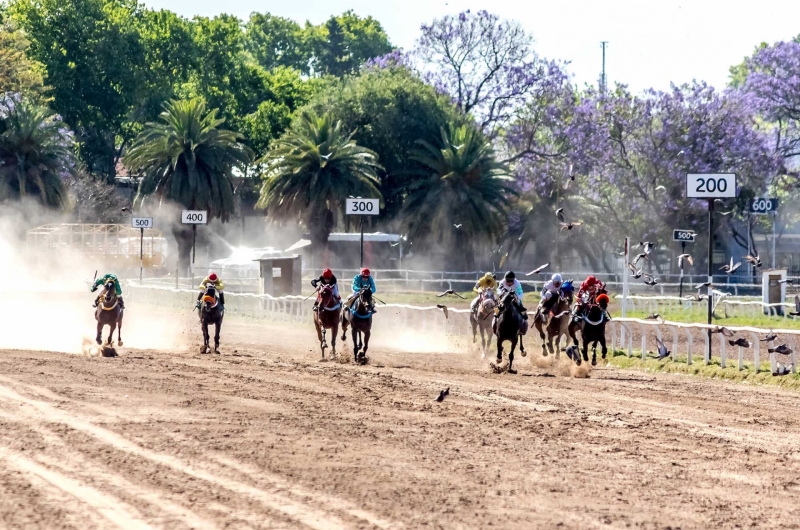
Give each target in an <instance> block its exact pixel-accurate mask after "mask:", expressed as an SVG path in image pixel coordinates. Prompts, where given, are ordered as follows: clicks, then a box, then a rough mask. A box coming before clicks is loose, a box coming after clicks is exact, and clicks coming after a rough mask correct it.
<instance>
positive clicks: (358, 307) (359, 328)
mask: <svg viewBox="0 0 800 530" xmlns="http://www.w3.org/2000/svg"><path fill="white" fill-rule="evenodd" d="M370 307H372V290H371V289H370V287H369V285H365V286H364V287H362V288H361V290H360V291H359V292H358V294H357V295H356V298H355V300H353V303H352V304H351V306H350V309H349V310H345V311H343V312H342V341H346V340H347V326H351V327H352V330H353V359H354V361H355V362H356V363H364V362H366V358H367V349H368V348H369V336H370V333H371V330H372V313H371V312H370V310H369V308H370ZM362 337H363V344H362ZM362 347H363V348H364V349H363V350H362V351H361V353H359V350H360V349H361V348H362Z"/></svg>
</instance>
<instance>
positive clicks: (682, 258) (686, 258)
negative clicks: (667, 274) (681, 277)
mask: <svg viewBox="0 0 800 530" xmlns="http://www.w3.org/2000/svg"><path fill="white" fill-rule="evenodd" d="M684 261H686V262H688V263H689V266H690V267H691V266H693V265H694V259H693V258H692V255H691V254H681V255H680V256H678V268H680V269H682V268H683V262H684Z"/></svg>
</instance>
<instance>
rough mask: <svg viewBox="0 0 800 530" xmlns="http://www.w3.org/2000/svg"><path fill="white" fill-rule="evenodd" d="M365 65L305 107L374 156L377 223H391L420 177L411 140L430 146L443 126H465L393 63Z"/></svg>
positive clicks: (444, 103)
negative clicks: (379, 206)
mask: <svg viewBox="0 0 800 530" xmlns="http://www.w3.org/2000/svg"><path fill="white" fill-rule="evenodd" d="M385 66H386V67H379V66H377V65H376V64H373V65H370V66H368V67H367V68H364V69H362V71H361V72H360V73H359V74H358V75H356V76H350V77H347V78H345V79H342V80H339V81H337V82H336V83H334V84H332V85H331V86H329V87H328V88H327V89H326V90H322V91H319V92H318V93H317V95H316V96H315V97H314V98H313V99H312V101H311V103H309V108H311V109H313V110H314V111H315V112H317V113H318V114H322V113H325V112H328V113H330V114H331V116H332V117H333V119H335V120H340V121H341V122H342V128H343V130H347V131H354V132H353V140H355V141H356V143H357V144H358V145H360V146H363V147H366V148H367V149H370V150H372V151H374V152H375V153H376V154H377V155H378V158H379V160H380V161H381V165H382V166H383V170H380V171H379V172H378V174H379V176H380V179H381V185H380V189H381V194H382V195H383V198H384V201H385V204H384V210H383V211H382V214H381V222H382V223H383V222H386V221H389V222H391V221H392V220H393V219H395V218H396V216H397V215H398V213H399V212H400V209H401V207H402V204H403V200H404V199H405V196H406V193H407V191H408V188H409V186H410V185H411V183H413V182H414V181H415V180H418V179H419V178H420V175H419V172H415V171H413V170H414V169H419V166H418V165H417V163H416V162H414V161H413V160H411V159H410V158H409V155H410V153H411V151H412V150H413V149H415V148H416V147H417V144H416V141H417V140H419V139H425V140H428V141H431V142H435V141H437V140H438V138H440V131H441V130H442V128H443V127H447V125H448V123H466V122H467V121H468V118H466V117H464V116H463V115H462V114H461V113H460V112H459V111H458V109H456V108H455V106H454V105H453V104H452V103H451V102H450V100H449V98H447V97H446V96H443V95H441V94H438V93H437V92H436V91H435V90H434V89H433V87H431V86H429V85H426V84H425V83H423V82H422V81H421V80H420V79H419V78H418V77H417V76H416V75H415V74H414V73H413V72H411V71H410V70H409V69H407V68H404V67H401V66H396V65H394V63H392V64H386V65H385Z"/></svg>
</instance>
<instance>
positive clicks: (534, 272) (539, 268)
mask: <svg viewBox="0 0 800 530" xmlns="http://www.w3.org/2000/svg"><path fill="white" fill-rule="evenodd" d="M549 266H550V263H549V262H548V263H545V264H544V265H540V266H539V267H536V268H535V269H533V270H532V271H531V272H529V273H528V274H526V275H525V276H532V275H534V274H539V273H540V272H542V271H543V270H545V269H546V268H547V267H549Z"/></svg>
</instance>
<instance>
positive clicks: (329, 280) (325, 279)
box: [311, 269, 342, 311]
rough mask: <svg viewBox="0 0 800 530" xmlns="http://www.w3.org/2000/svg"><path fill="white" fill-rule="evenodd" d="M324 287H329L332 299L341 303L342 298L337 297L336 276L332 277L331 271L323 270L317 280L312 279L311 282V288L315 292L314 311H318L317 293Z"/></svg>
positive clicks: (318, 299)
mask: <svg viewBox="0 0 800 530" xmlns="http://www.w3.org/2000/svg"><path fill="white" fill-rule="evenodd" d="M324 285H330V286H331V287H332V288H333V297H334V298H335V299H336V301H337V302H338V303H342V297H341V296H339V286H338V285H337V284H336V276H334V275H333V271H332V270H330V269H325V270H324V271H322V274H321V275H320V277H319V278H314V279H313V280H311V286H312V287H313V288H314V289H316V291H317V300H316V302H314V311H316V310H317V309H319V303H320V298H319V292H320V291H321V290H322V287H323V286H324Z"/></svg>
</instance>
